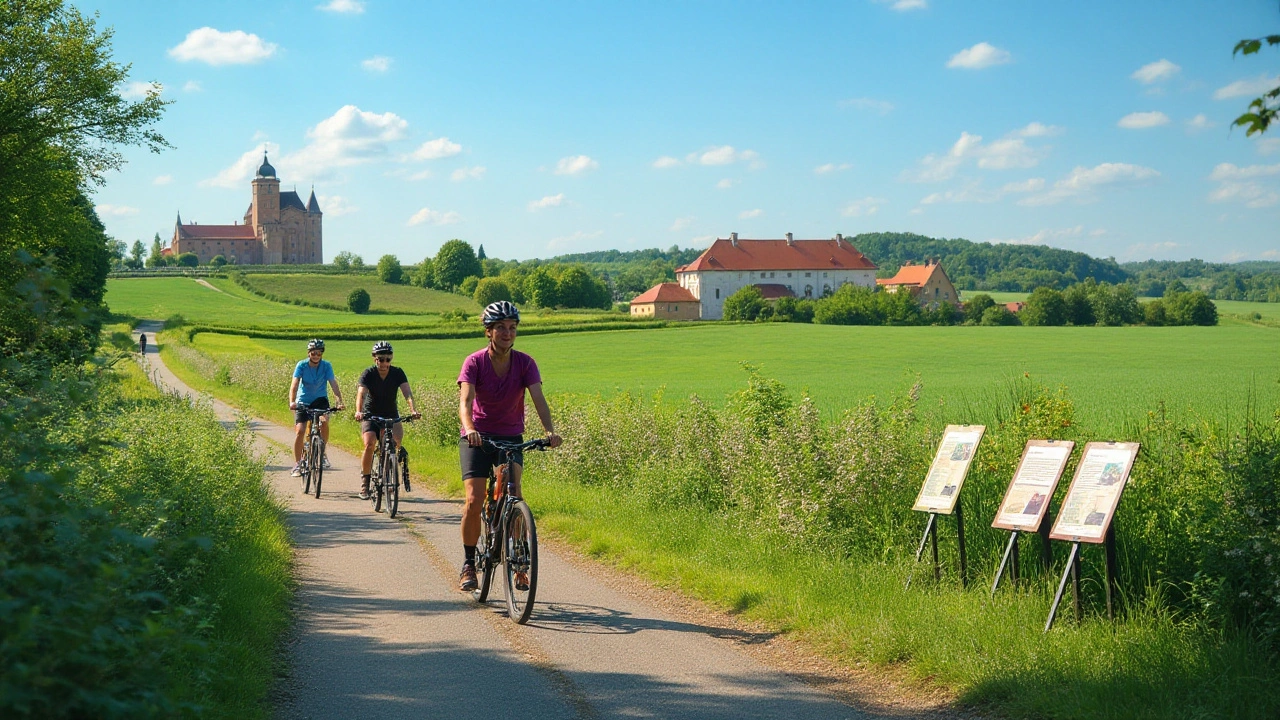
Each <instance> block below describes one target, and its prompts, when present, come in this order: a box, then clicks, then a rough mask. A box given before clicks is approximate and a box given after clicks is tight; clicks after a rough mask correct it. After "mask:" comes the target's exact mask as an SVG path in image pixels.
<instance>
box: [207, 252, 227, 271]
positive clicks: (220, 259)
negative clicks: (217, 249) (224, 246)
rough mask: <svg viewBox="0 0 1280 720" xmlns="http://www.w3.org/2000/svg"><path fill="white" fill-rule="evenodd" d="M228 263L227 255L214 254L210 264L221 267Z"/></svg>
mask: <svg viewBox="0 0 1280 720" xmlns="http://www.w3.org/2000/svg"><path fill="white" fill-rule="evenodd" d="M226 264H227V258H226V256H225V255H214V256H213V259H212V260H210V261H209V265H210V266H212V267H216V268H220V267H222V266H223V265H226Z"/></svg>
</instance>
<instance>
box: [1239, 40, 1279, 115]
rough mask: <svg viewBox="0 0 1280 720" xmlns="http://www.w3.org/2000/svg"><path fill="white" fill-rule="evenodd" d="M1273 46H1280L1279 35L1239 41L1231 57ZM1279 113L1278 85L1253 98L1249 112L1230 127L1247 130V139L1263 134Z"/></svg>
mask: <svg viewBox="0 0 1280 720" xmlns="http://www.w3.org/2000/svg"><path fill="white" fill-rule="evenodd" d="M1263 43H1266V44H1267V45H1271V46H1275V45H1280V35H1268V36H1266V37H1263V38H1254V39H1252V40H1241V41H1240V42H1238V43H1236V48H1235V50H1234V51H1232V53H1231V54H1232V55H1233V56H1234V55H1253V54H1254V53H1256V52H1258V51H1259V50H1261V49H1262V44H1263ZM1278 112H1280V85H1277V86H1276V87H1274V88H1272V89H1270V90H1268V91H1267V92H1265V93H1263V94H1262V95H1261V96H1260V97H1257V98H1254V99H1253V101H1252V102H1250V103H1249V110H1248V111H1247V112H1245V113H1244V114H1243V115H1241V116H1240V117H1238V118H1236V119H1235V121H1234V122H1232V123H1231V126H1232V127H1242V128H1247V129H1246V130H1245V133H1244V134H1245V137H1249V136H1250V135H1253V134H1254V133H1265V132H1266V131H1267V129H1268V128H1269V127H1271V123H1272V122H1275V119H1276V113H1278Z"/></svg>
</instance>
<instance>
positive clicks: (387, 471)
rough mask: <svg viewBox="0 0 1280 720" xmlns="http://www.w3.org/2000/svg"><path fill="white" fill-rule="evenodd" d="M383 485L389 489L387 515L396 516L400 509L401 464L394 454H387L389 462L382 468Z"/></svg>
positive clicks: (387, 491)
mask: <svg viewBox="0 0 1280 720" xmlns="http://www.w3.org/2000/svg"><path fill="white" fill-rule="evenodd" d="M382 485H383V487H385V488H386V489H387V490H386V493H387V515H388V516H389V517H395V516H396V511H397V510H399V509H400V464H399V463H397V462H396V459H395V457H394V456H387V464H386V465H384V466H383V468H382Z"/></svg>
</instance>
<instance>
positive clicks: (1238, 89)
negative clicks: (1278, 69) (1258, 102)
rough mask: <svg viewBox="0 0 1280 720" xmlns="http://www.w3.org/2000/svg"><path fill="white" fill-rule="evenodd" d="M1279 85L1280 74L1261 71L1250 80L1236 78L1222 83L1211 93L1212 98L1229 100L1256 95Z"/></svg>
mask: <svg viewBox="0 0 1280 720" xmlns="http://www.w3.org/2000/svg"><path fill="white" fill-rule="evenodd" d="M1277 85H1280V75H1268V74H1266V73H1263V74H1261V75H1259V76H1258V77H1256V78H1253V79H1251V80H1237V81H1235V82H1233V83H1231V84H1230V85H1224V86H1223V87H1220V88H1218V89H1217V90H1216V91H1214V93H1213V99H1214V100H1229V99H1231V98H1237V97H1257V96H1259V95H1262V94H1263V93H1265V92H1268V91H1269V90H1271V89H1272V88H1274V87H1275V86H1277Z"/></svg>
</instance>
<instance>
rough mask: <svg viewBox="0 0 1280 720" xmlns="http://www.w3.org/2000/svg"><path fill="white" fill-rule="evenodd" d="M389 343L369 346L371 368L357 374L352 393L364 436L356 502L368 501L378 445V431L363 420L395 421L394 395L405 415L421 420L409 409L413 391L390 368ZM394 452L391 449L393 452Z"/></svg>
mask: <svg viewBox="0 0 1280 720" xmlns="http://www.w3.org/2000/svg"><path fill="white" fill-rule="evenodd" d="M391 358H392V353H391V343H389V342H385V341H382V342H376V343H374V344H373V360H374V364H373V367H369V368H365V371H364V372H362V373H360V384H359V387H358V389H357V390H356V407H357V408H359V410H357V411H356V420H359V421H360V432H361V433H363V434H364V456H363V457H362V458H361V460H360V499H361V500H368V499H369V476H370V475H371V474H372V470H373V449H374V447H375V446H377V444H378V432H377V431H378V428H375V427H373V423H372V422H370V421H368V420H366V419H365V418H366V417H369V416H372V417H385V418H393V417H399V416H400V412H399V409H398V408H397V406H396V392H397V391H399V392H400V393H401V394H403V395H404V398H405V400H408V401H409V414H410V415H412V416H413V417H422V416H421V414H420V413H418V411H417V410H416V409H415V408H414V406H413V390H411V389H410V388H409V378H408V376H406V375H405V374H404V370H401V369H400V368H398V367H395V366H394V365H392V364H391ZM391 433H392V435H393V437H395V442H396V445H397V446H399V444H400V441H401V439H402V438H403V437H404V426H403V425H401V424H400V423H396V424H395V426H393V427H392V428H391ZM393 450H394V448H393Z"/></svg>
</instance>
